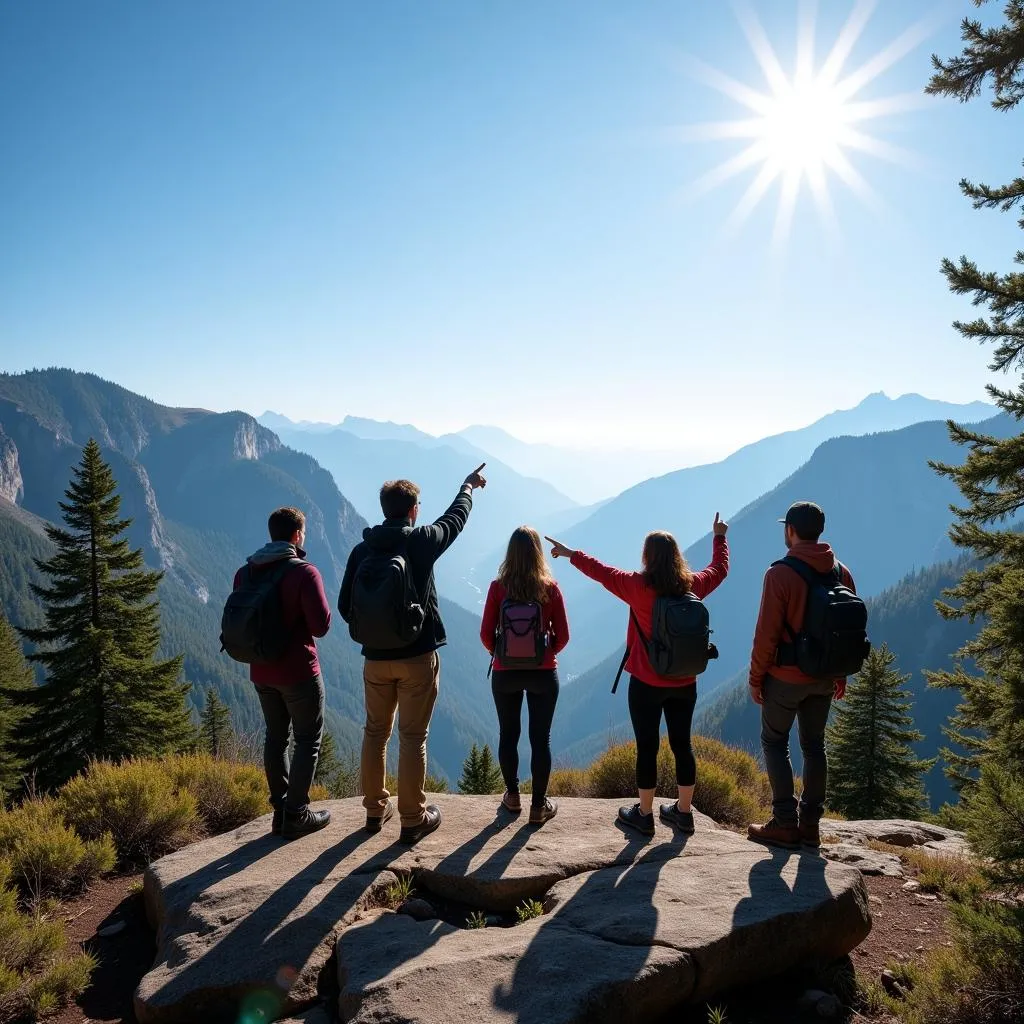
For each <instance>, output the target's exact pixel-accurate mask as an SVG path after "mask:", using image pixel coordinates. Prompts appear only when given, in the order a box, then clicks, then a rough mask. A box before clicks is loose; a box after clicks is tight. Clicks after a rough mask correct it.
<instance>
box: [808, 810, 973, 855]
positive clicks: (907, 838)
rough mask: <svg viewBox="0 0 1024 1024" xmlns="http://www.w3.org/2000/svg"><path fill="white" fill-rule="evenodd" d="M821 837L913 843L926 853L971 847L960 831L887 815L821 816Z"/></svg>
mask: <svg viewBox="0 0 1024 1024" xmlns="http://www.w3.org/2000/svg"><path fill="white" fill-rule="evenodd" d="M821 834H822V837H823V838H824V837H826V836H835V837H836V838H838V839H839V840H840V841H841V842H844V843H855V844H860V845H863V844H864V843H866V842H867V841H868V840H869V839H872V840H874V841H875V842H879V843H888V844H889V845H890V846H903V847H911V846H913V847H916V848H918V849H921V850H925V851H927V852H928V853H937V854H948V855H950V856H954V857H955V856H968V855H969V854H970V847H969V846H968V845H967V841H966V839H965V838H964V834H963V833H962V832H957V831H956V830H955V829H951V828H944V827H943V826H942V825H931V824H929V823H927V822H923V821H909V820H905V819H903V818H890V819H884V820H879V821H870V820H869V821H837V820H835V819H833V818H822V819H821Z"/></svg>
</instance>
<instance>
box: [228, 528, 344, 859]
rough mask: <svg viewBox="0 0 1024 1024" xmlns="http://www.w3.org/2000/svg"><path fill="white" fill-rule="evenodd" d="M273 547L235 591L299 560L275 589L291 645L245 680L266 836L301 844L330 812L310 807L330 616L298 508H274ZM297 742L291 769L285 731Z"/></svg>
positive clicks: (248, 568)
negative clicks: (259, 725)
mask: <svg viewBox="0 0 1024 1024" xmlns="http://www.w3.org/2000/svg"><path fill="white" fill-rule="evenodd" d="M267 526H268V529H269V531H270V543H269V544H265V545H264V546H263V547H262V548H260V549H259V551H257V552H256V553H255V554H253V555H250V556H249V558H248V559H247V561H246V564H245V565H244V566H243V567H242V568H241V569H239V570H238V572H237V573H235V581H234V589H235V590H237V589H238V588H239V587H240V586H241V585H242V583H243V580H244V576H245V574H247V573H248V574H252V575H253V576H254V577H255V576H257V575H258V574H259V573H263V572H269V571H272V570H273V569H274V568H275V567H277V568H279V567H280V563H281V562H282V561H283V560H285V559H302V560H303V561H302V562H301V563H300V562H296V563H295V564H294V565H293V566H292V567H291V568H289V569H287V570H286V571H285V574H284V576H282V578H281V582H280V583H279V584H278V587H279V588H280V595H281V607H282V610H283V614H284V620H285V624H286V625H287V626H288V628H289V630H290V633H291V644H290V646H289V649H288V651H287V652H286V654H285V655H284V657H282V658H280V659H279V660H278V661H273V662H268V663H263V664H253V665H250V666H249V678H250V679H251V680H252V682H253V684H254V685H255V687H256V693H257V695H258V696H259V699H260V707H261V708H262V709H263V719H264V721H265V722H266V726H267V733H266V739H265V740H264V744H263V767H264V770H265V771H266V773H267V783H268V784H269V786H270V802H271V804H272V805H273V807H274V817H273V822H272V825H271V831H272V832H273V833H274V834H275V835H281V836H283V837H284V838H285V839H298V838H299V837H300V836H304V835H308V834H309V833H310V832H316V831H318V830H319V829H322V828H324V827H326V826H327V825H328V824H329V823H330V820H331V812H330V811H314V810H313V809H312V808H311V807H310V806H309V788H310V786H311V785H312V784H313V775H314V774H315V772H316V762H317V759H318V757H319V755H320V740H321V739H322V738H323V730H324V682H323V678H322V677H321V675H320V662H319V660H318V658H317V653H316V639H315V638H316V637H321V636H326V635H327V630H328V629H330V626H331V609H330V606H329V605H328V603H327V596H326V595H325V594H324V581H323V580H322V579H321V577H320V573H319V572H318V571H317V569H316V566H313V565H310V563H309V562H307V561H305V557H306V552H305V551H304V550H303V545H304V544H305V542H306V517H305V516H304V515H303V513H302V512H300V511H299V510H298V509H297V508H279V509H276V510H275V511H274V512H272V513H271V514H270V519H269V521H268V523H267ZM289 726H291V730H292V733H293V735H294V738H295V751H294V754H293V756H292V762H291V765H290V766H289V764H288V727H289Z"/></svg>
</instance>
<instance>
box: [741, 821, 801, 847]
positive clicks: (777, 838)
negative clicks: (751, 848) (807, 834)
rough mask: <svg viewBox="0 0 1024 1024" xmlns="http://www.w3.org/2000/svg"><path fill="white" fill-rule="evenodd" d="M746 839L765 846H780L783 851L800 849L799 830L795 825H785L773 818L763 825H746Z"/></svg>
mask: <svg viewBox="0 0 1024 1024" xmlns="http://www.w3.org/2000/svg"><path fill="white" fill-rule="evenodd" d="M747 838H748V839H753V840H754V842H755V843H764V844H765V845H766V846H781V847H782V848H783V849H785V850H798V849H799V848H800V829H798V828H797V827H796V825H787V824H786V823H785V822H781V821H777V820H776V819H775V818H771V819H770V820H768V821H766V822H765V823H764V824H763V825H748V826H747Z"/></svg>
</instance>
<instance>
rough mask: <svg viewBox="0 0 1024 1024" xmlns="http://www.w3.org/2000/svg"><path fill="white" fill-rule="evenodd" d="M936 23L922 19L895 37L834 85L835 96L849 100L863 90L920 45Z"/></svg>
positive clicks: (933, 20)
mask: <svg viewBox="0 0 1024 1024" xmlns="http://www.w3.org/2000/svg"><path fill="white" fill-rule="evenodd" d="M936 27H937V22H936V19H935V18H934V17H930V18H922V19H921V20H920V21H918V22H915V23H914V24H913V25H911V26H910V28H908V29H907V30H906V31H905V32H903V33H901V34H900V35H899V36H897V37H896V38H895V39H894V40H893V41H892V42H891V43H890V44H889V45H888V46H887V47H885V49H884V50H882V51H881V52H880V53H877V54H875V56H874V57H872V58H871V59H870V60H869V61H867V62H865V63H864V64H862V65H861V66H860V67H859V68H857V70H856V71H852V72H851V73H850V74H849V75H847V76H846V77H845V78H844V79H842V80H841V81H839V82H837V83H836V86H835V90H836V95H837V96H838V97H839V99H840V100H841V101H845V100H848V99H851V98H852V97H853V96H856V95H857V93H859V92H860V91H861V89H863V88H864V86H865V85H867V84H868V82H872V81H874V80H875V79H876V78H877V77H878V76H879V75H880V74H881V73H882V72H883V71H887V70H888V69H889V68H891V67H892V66H893V64H895V63H896V62H897V61H898V60H900V59H901V58H902V57H905V56H906V55H907V54H908V53H910V52H911V51H912V50H914V49H916V48H917V47H918V46H920V45H921V43H923V42H924V41H925V39H927V38H928V36H930V35H931V34H932V32H934V31H935V29H936Z"/></svg>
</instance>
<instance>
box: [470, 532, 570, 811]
mask: <svg viewBox="0 0 1024 1024" xmlns="http://www.w3.org/2000/svg"><path fill="white" fill-rule="evenodd" d="M480 640H481V642H482V643H483V645H484V647H486V648H487V650H488V652H489V653H490V654H491V655H492V656H493V659H494V660H493V669H494V674H493V677H492V679H491V693H492V694H493V695H494V706H495V707H496V708H497V710H498V728H499V739H498V763H499V764H500V765H501V774H502V777H503V778H504V780H505V795H504V796H503V797H502V798H501V804H502V806H503V807H504V808H505V809H506V810H507V811H510V812H511V813H512V814H519V813H520V811H521V810H522V806H521V804H520V800H519V734H520V731H521V729H522V725H521V721H520V719H521V715H522V708H523V694H524V693H525V694H526V704H527V708H528V711H529V720H530V725H529V734H530V771H531V774H532V778H533V795H532V799H531V803H530V822H531V824H534V825H543V824H544V822H545V821H547V820H548V819H549V818H553V817H554V816H555V813H556V812H557V810H558V806H557V805H556V804H554V803H553V802H552V801H551V800H548V799H547V789H548V777H549V776H550V775H551V720H552V719H553V718H554V716H555V704H556V702H557V701H558V670H557V669H556V667H555V656H556V655H557V654H558V652H559V651H561V650H562V648H563V647H565V645H566V644H567V643H568V642H569V623H568V622H567V621H566V618H565V604H564V603H563V601H562V592H561V591H560V590H559V589H558V584H557V583H556V582H555V581H554V578H553V577H552V576H551V572H550V570H549V569H548V565H547V562H546V561H545V559H544V549H543V547H541V543H540V534H538V533H537V531H536V530H533V529H531V528H530V527H528V526H520V527H519V528H518V529H517V530H516V531H515V532H514V533H513V534H512V536H511V538H510V539H509V542H508V550H507V552H506V553H505V560H504V561H503V562H502V563H501V568H499V569H498V578H497V579H496V580H494V581H493V582H492V583H491V585H490V588H489V589H488V591H487V600H486V602H485V603H484V617H483V621H482V622H481V623H480Z"/></svg>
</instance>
